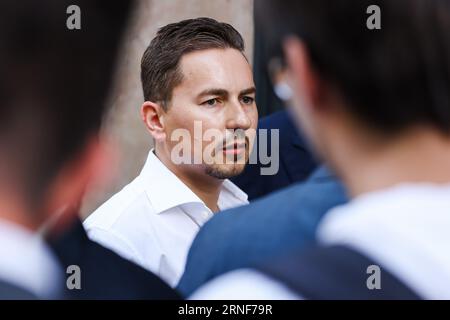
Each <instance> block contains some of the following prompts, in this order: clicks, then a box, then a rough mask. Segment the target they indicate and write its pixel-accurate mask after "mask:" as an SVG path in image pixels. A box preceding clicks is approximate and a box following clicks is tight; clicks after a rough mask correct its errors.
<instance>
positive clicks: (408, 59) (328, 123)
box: [255, 0, 450, 171]
mask: <svg viewBox="0 0 450 320" xmlns="http://www.w3.org/2000/svg"><path fill="white" fill-rule="evenodd" d="M255 5H256V12H257V18H258V21H259V23H260V24H261V25H262V26H263V28H264V32H265V35H266V39H267V42H268V47H269V49H270V48H272V52H275V51H277V50H273V48H277V47H280V46H282V47H283V48H284V61H285V62H286V65H287V70H288V71H287V77H286V78H287V80H286V82H287V83H288V84H289V86H290V87H291V89H292V92H293V93H294V95H293V98H292V100H293V104H294V105H295V108H293V111H294V113H295V114H296V118H297V119H298V120H299V123H300V124H301V127H302V129H303V131H304V132H305V133H306V134H307V136H308V138H309V139H310V140H311V142H312V143H313V145H314V147H315V149H316V151H317V152H318V153H319V154H320V155H321V156H322V157H323V158H324V159H325V160H327V161H328V162H329V163H330V164H331V165H332V166H333V167H334V169H336V170H337V171H340V170H342V168H343V166H342V164H344V163H345V164H348V163H351V161H352V159H353V157H358V156H360V155H362V154H363V153H364V154H365V156H367V157H368V159H369V154H371V153H372V156H374V157H375V156H376V155H375V154H378V155H379V154H381V153H382V152H384V151H386V150H387V149H388V148H390V147H392V148H391V149H392V150H396V151H395V152H401V150H402V147H397V148H394V146H395V145H396V144H398V145H400V144H401V145H405V144H404V143H403V142H406V141H408V143H410V144H411V146H413V145H414V144H417V145H418V146H419V144H420V143H421V139H422V138H423V141H425V139H428V138H431V137H432V139H433V141H435V142H436V145H437V144H439V143H442V145H445V144H447V143H448V139H449V132H450V33H449V30H450V1H440V0H412V1H410V0H400V1H390V0H386V1H384V0H382V1H365V0H363V1H348V0H336V1H325V0H323V1H320V0H319V1H306V0H305V1H302V0H285V1H275V0H273V1H272V0H269V1H256V2H255ZM372 5H377V6H378V8H379V9H380V11H379V13H380V17H379V18H380V22H381V23H380V25H379V27H381V28H370V27H369V26H370V21H369V23H368V20H369V19H373V18H374V17H371V16H372V15H373V13H374V12H373V11H371V10H368V8H369V7H370V6H372ZM368 25H369V26H368ZM405 137H407V138H405ZM413 137H417V139H414V138H413ZM426 137H428V138H426ZM403 140H405V141H403ZM439 141H440V142H439ZM423 145H426V144H425V143H424V144H423ZM429 151H430V152H426V154H431V153H432V152H431V150H429ZM422 156H423V155H422ZM419 158H420V157H419ZM404 160H405V161H404V163H405V164H408V162H410V161H411V159H409V160H408V159H404Z"/></svg>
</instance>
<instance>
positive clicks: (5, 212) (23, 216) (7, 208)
mask: <svg viewBox="0 0 450 320" xmlns="http://www.w3.org/2000/svg"><path fill="white" fill-rule="evenodd" d="M2 190H4V191H3V192H2ZM8 191H9V190H8V188H7V187H6V188H1V187H0V219H1V220H4V221H8V222H9V223H12V224H14V225H18V226H21V227H23V228H25V229H27V230H29V231H31V232H33V231H35V230H36V229H37V226H36V223H35V222H34V221H31V219H30V218H29V215H28V214H27V213H26V212H27V210H26V209H25V208H24V206H23V205H20V203H21V202H20V201H19V200H18V199H17V197H16V196H15V195H14V194H11V193H10V192H8Z"/></svg>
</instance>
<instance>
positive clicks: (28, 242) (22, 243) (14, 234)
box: [0, 220, 62, 299]
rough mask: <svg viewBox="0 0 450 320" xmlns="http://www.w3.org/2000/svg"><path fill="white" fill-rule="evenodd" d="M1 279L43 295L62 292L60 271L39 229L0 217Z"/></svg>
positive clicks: (37, 294) (50, 295)
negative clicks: (30, 228) (31, 229)
mask: <svg viewBox="0 0 450 320" xmlns="http://www.w3.org/2000/svg"><path fill="white" fill-rule="evenodd" d="M0 243H1V246H0V257H1V259H0V279H2V280H4V281H7V282H8V283H11V284H13V285H16V286H18V287H20V288H23V289H27V290H29V291H30V292H31V293H33V294H34V295H35V296H37V297H39V298H44V299H51V298H57V297H59V295H60V294H61V292H60V285H61V280H62V272H61V269H60V266H59V264H58V263H57V262H56V259H55V258H54V256H53V254H52V253H51V251H50V249H49V248H48V247H47V245H46V244H45V242H44V241H43V240H42V238H41V236H40V235H39V234H38V233H33V232H31V231H29V230H27V229H25V228H23V227H21V226H18V225H16V224H13V223H10V222H8V221H6V220H0Z"/></svg>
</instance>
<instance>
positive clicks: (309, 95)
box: [284, 36, 324, 108]
mask: <svg viewBox="0 0 450 320" xmlns="http://www.w3.org/2000/svg"><path fill="white" fill-rule="evenodd" d="M284 52H285V55H286V62H287V64H288V66H289V68H288V69H289V70H290V74H289V76H290V77H291V79H292V80H293V81H292V82H293V86H294V87H293V88H292V89H293V91H294V92H297V93H301V96H302V98H303V99H304V100H305V102H306V103H305V105H306V106H309V107H311V108H317V107H319V106H320V105H321V103H320V102H321V99H322V98H323V96H322V94H324V92H323V90H322V89H323V87H322V85H323V83H321V80H320V77H319V75H318V74H317V72H316V70H315V69H314V68H313V65H312V63H311V59H310V55H309V51H308V49H307V47H306V45H305V43H304V42H303V41H301V40H300V39H298V38H297V37H293V36H292V37H289V38H288V39H286V41H285V42H284Z"/></svg>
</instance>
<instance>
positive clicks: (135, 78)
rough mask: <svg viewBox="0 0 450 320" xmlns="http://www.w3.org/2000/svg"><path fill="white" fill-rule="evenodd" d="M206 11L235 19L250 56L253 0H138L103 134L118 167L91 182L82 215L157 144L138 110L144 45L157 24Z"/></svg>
mask: <svg viewBox="0 0 450 320" xmlns="http://www.w3.org/2000/svg"><path fill="white" fill-rule="evenodd" d="M201 16H206V17H211V18H214V19H216V20H219V21H223V22H228V23H230V24H232V25H233V26H234V27H235V28H236V29H237V30H238V31H239V32H240V33H241V34H242V36H243V37H244V40H245V44H246V55H247V57H248V58H249V59H250V61H251V59H252V53H253V52H252V51H253V0H139V1H138V5H137V6H136V8H135V13H134V14H133V17H132V19H131V24H130V27H129V30H128V32H127V34H126V36H125V38H124V43H123V49H122V53H121V54H120V57H119V61H118V63H119V64H118V69H117V75H116V84H115V86H114V88H113V90H112V94H111V98H110V104H111V106H110V112H109V113H108V114H107V116H106V118H105V121H104V125H103V132H102V134H103V137H104V139H106V140H107V141H108V142H109V144H110V146H111V147H112V149H113V150H114V152H115V154H116V157H114V158H112V159H111V162H112V163H113V165H112V168H113V169H112V172H109V173H107V176H108V181H107V183H106V185H105V184H102V185H92V186H91V187H90V190H89V191H88V193H87V194H88V195H87V196H86V198H85V200H84V202H83V205H82V210H81V214H82V216H87V215H89V214H90V213H91V212H92V211H93V210H95V209H96V208H97V207H98V206H99V205H100V204H101V203H103V202H104V201H105V200H107V199H108V198H109V197H110V196H111V195H113V194H114V193H116V192H117V191H119V190H120V189H121V188H122V187H123V186H125V185H126V184H127V183H128V182H130V181H131V180H132V179H134V178H135V177H136V176H137V175H138V174H139V172H140V169H141V168H142V166H143V164H144V162H145V159H146V156H147V153H148V151H149V150H150V148H151V147H152V145H153V143H152V139H151V137H150V134H149V133H147V131H146V130H145V128H144V124H143V123H142V122H141V120H140V116H139V110H140V106H141V104H142V102H143V99H144V98H143V94H142V89H141V83H140V60H141V57H142V54H143V52H144V50H145V49H146V47H147V46H148V44H149V43H150V41H151V39H152V38H153V37H154V36H155V35H156V31H157V30H158V28H160V27H162V26H164V25H166V24H168V23H172V22H176V21H179V20H183V19H188V18H196V17H201Z"/></svg>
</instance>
